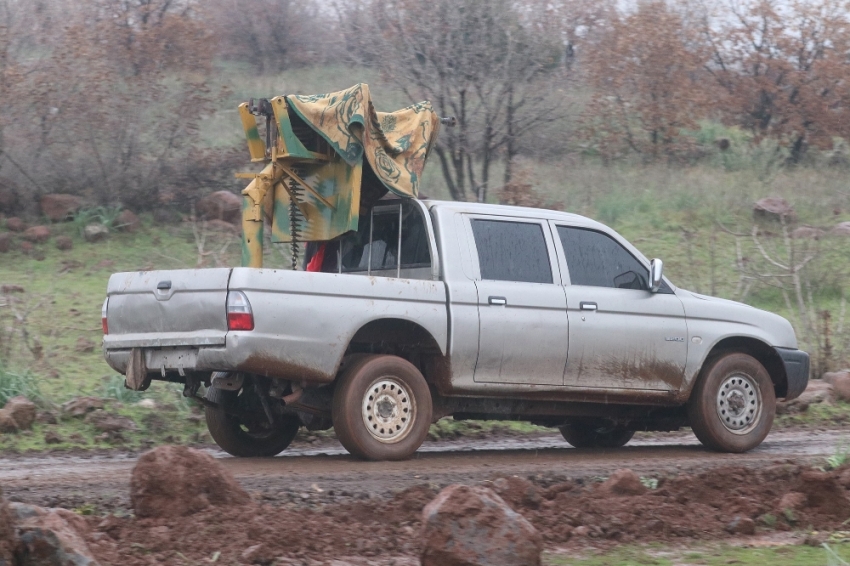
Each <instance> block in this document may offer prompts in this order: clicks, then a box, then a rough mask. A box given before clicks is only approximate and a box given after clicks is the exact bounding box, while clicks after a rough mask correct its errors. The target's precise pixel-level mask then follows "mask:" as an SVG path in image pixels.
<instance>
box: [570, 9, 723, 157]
mask: <svg viewBox="0 0 850 566" xmlns="http://www.w3.org/2000/svg"><path fill="white" fill-rule="evenodd" d="M690 32H691V30H690V29H688V28H687V26H686V24H685V21H684V20H683V18H682V17H681V15H680V14H678V13H676V12H675V11H673V10H672V9H671V8H670V7H668V5H667V3H666V2H664V1H662V0H653V1H650V2H641V3H639V4H638V7H637V10H636V11H635V12H634V13H631V14H627V15H614V16H613V17H612V19H611V20H610V21H609V24H608V26H607V28H606V29H605V30H604V33H603V34H602V35H601V36H600V37H598V38H597V39H596V40H595V41H593V43H592V44H589V45H588V46H587V49H588V51H589V52H588V54H587V56H586V57H587V65H588V76H589V82H590V85H591V86H592V87H593V88H594V96H593V99H592V101H591V102H590V104H589V105H588V107H587V109H586V119H585V124H586V133H587V134H588V135H589V137H590V138H591V139H592V140H593V141H594V142H595V145H596V147H597V148H598V149H599V150H600V151H601V153H602V154H603V155H605V156H608V157H613V156H617V155H619V154H622V153H624V152H626V151H628V150H632V151H636V152H638V153H641V154H645V155H647V156H649V157H657V156H659V155H668V156H670V155H674V154H679V153H682V152H683V151H686V150H688V149H689V148H688V142H687V140H685V139H684V138H683V137H682V136H681V135H680V134H681V130H682V129H684V128H696V127H697V123H696V120H697V119H698V118H700V117H702V116H705V115H706V113H707V111H708V110H709V108H710V103H711V102H712V101H713V100H712V98H711V95H710V93H709V92H707V91H706V88H705V85H704V84H702V83H701V81H700V79H701V78H702V75H703V73H702V72H701V63H702V61H701V59H700V52H699V50H697V49H694V46H693V45H692V39H693V38H692V37H691V36H690Z"/></svg>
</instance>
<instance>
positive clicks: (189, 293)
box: [103, 268, 230, 348]
mask: <svg viewBox="0 0 850 566" xmlns="http://www.w3.org/2000/svg"><path fill="white" fill-rule="evenodd" d="M229 278H230V269H228V268H221V269H179V270H173V271H136V272H130V273H116V274H114V275H113V276H112V277H110V278H109V286H108V288H107V296H108V297H109V303H108V306H107V315H106V316H107V322H108V324H109V334H107V335H106V336H104V339H103V344H104V346H105V347H106V348H133V347H149V348H156V347H165V346H215V345H221V344H224V341H225V337H226V335H227V315H226V313H225V303H226V301H227V282H228V279H229Z"/></svg>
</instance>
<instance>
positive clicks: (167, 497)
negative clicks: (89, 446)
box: [130, 446, 251, 517]
mask: <svg viewBox="0 0 850 566" xmlns="http://www.w3.org/2000/svg"><path fill="white" fill-rule="evenodd" d="M130 501H131V502H132V505H133V509H134V511H135V513H136V516H138V517H182V516H185V515H191V514H193V513H196V512H198V511H201V510H203V509H206V508H207V507H212V506H231V505H245V504H248V503H250V501H251V499H250V497H249V496H248V494H247V493H246V492H245V490H244V489H242V487H241V486H240V485H239V484H238V483H236V480H234V479H233V476H231V475H230V473H229V472H227V471H226V470H225V469H224V468H223V467H222V466H221V465H220V464H219V463H218V462H216V460H215V458H213V457H212V456H210V455H209V454H206V453H205V452H201V451H199V450H193V449H191V448H187V447H185V446H160V447H158V448H154V449H153V450H150V451H149V452H145V453H144V454H142V455H141V457H139V461H138V463H137V464H136V466H135V467H134V468H133V472H132V476H131V478H130Z"/></svg>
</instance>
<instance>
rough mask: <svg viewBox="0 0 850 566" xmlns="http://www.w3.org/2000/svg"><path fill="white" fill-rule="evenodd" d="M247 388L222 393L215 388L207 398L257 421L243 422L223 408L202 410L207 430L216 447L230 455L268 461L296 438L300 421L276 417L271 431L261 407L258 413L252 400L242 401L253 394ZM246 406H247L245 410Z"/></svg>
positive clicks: (296, 417) (284, 416) (287, 417)
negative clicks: (251, 415) (245, 413)
mask: <svg viewBox="0 0 850 566" xmlns="http://www.w3.org/2000/svg"><path fill="white" fill-rule="evenodd" d="M251 391H253V389H251V388H250V386H248V387H245V388H243V389H242V395H239V391H225V390H223V389H218V388H217V387H210V388H209V389H208V390H207V395H206V398H207V399H208V400H210V401H212V402H214V403H218V404H219V405H223V406H224V407H233V408H235V407H240V409H242V410H249V408H250V410H251V412H252V414H256V415H257V419H256V421H253V422H251V423H244V422H242V420H241V419H239V418H238V417H235V416H233V415H229V414H227V413H226V412H225V411H224V410H223V409H215V408H212V407H206V408H205V411H204V412H205V414H206V417H207V429H208V430H209V431H210V435H211V436H212V437H213V440H215V443H216V444H218V445H219V447H220V448H221V449H222V450H224V451H225V452H227V453H228V454H230V455H232V456H238V457H242V458H271V457H272V456H277V455H278V454H280V453H281V452H283V451H284V450H285V449H286V448H287V447H288V446H289V445H290V444H291V443H292V440H293V439H294V438H295V435H296V434H297V433H298V428H299V427H300V426H301V421H300V420H299V418H298V416H296V415H276V418H277V422H276V423H275V424H276V426H275V427H274V428H269V425H268V421H267V420H266V416H265V413H264V412H263V410H262V408H259V411H257V407H256V405H257V404H258V403H259V400H257V403H253V399H250V398H242V397H243V396H250V395H252V393H251ZM245 405H248V406H249V407H245Z"/></svg>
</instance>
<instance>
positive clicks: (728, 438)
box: [688, 353, 776, 452]
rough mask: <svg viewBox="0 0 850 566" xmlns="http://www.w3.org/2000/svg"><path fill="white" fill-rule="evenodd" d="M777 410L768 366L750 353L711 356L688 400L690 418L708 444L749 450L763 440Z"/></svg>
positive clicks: (721, 448)
mask: <svg viewBox="0 0 850 566" xmlns="http://www.w3.org/2000/svg"><path fill="white" fill-rule="evenodd" d="M775 414H776V393H775V391H774V389H773V383H772V382H771V380H770V375H768V373H767V370H765V369H764V366H763V365H761V364H760V363H759V361H758V360H756V359H755V358H753V357H752V356H749V355H747V354H741V353H734V354H726V355H723V356H720V357H718V358H715V359H713V360H710V361H709V362H708V364H707V365H706V366H705V367H704V368H703V370H702V372H701V373H700V376H699V379H698V380H697V383H696V385H695V386H694V390H693V391H692V392H691V398H690V400H689V401H688V420H689V421H690V424H691V428H692V429H693V431H694V434H695V435H696V437H697V438H698V439H699V441H700V442H702V443H703V444H704V445H705V446H707V447H708V448H711V449H713V450H718V451H720V452H746V451H747V450H751V449H753V448H755V447H756V446H758V445H759V444H761V442H762V441H763V440H764V439H765V437H766V436H767V434H768V433H769V432H770V427H771V426H772V425H773V417H774V416H775Z"/></svg>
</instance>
